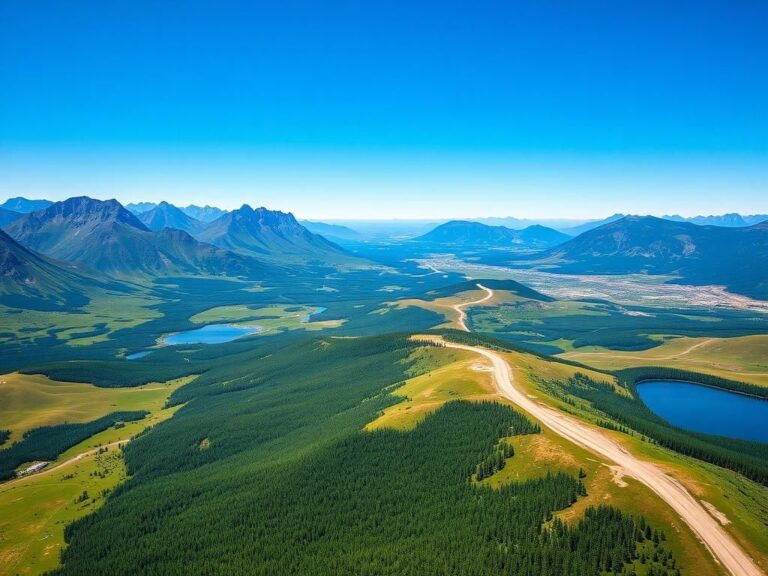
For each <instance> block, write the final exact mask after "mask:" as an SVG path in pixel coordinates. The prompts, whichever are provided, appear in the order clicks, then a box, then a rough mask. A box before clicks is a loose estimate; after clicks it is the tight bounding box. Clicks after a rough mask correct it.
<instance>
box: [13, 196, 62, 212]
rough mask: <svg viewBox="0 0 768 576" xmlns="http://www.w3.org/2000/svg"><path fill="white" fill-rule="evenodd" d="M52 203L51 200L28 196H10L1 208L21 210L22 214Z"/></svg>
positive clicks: (14, 210)
mask: <svg viewBox="0 0 768 576" xmlns="http://www.w3.org/2000/svg"><path fill="white" fill-rule="evenodd" d="M51 204H53V202H52V201H50V200H28V199H27V198H22V197H21V196H17V197H16V198H9V199H8V200H6V201H5V202H3V203H2V204H0V208H3V209H5V210H11V211H12V212H20V213H21V214H28V213H29V212H34V211H35V210H42V209H43V208H46V207H48V206H50V205H51Z"/></svg>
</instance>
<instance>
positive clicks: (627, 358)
mask: <svg viewBox="0 0 768 576" xmlns="http://www.w3.org/2000/svg"><path fill="white" fill-rule="evenodd" d="M561 356H562V357H563V358H567V359H570V360H576V361H578V362H581V363H584V364H587V365H590V366H594V367H595V368H599V369H603V370H618V369H622V368H632V367H635V366H668V367H671V368H679V369H683V370H692V371H694V372H703V373H705V374H712V375H714V376H720V377H722V378H728V379H731V380H739V381H743V382H750V383H752V384H758V385H762V386H768V335H766V334H759V335H753V336H740V337H735V338H688V337H680V338H672V339H667V340H665V341H664V343H663V344H661V345H659V346H657V347H655V348H651V349H650V350H643V351H641V352H622V351H612V350H601V351H586V352H585V351H577V352H567V353H565V354H562V355H561Z"/></svg>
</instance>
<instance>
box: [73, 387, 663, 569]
mask: <svg viewBox="0 0 768 576" xmlns="http://www.w3.org/2000/svg"><path fill="white" fill-rule="evenodd" d="M526 422H527V420H526V419H525V417H524V416H522V415H520V414H518V413H516V412H513V411H512V410H511V409H509V408H507V407H504V406H502V405H499V404H493V403H484V404H472V403H466V402H452V403H449V404H447V405H445V406H444V407H443V408H442V409H441V410H439V411H438V412H436V413H434V414H433V415H431V416H429V417H427V418H426V419H425V420H424V421H422V422H421V423H420V424H419V425H418V426H417V427H416V429H415V430H413V431H411V432H408V433H402V432H396V431H392V430H380V431H376V432H372V433H361V432H358V433H355V434H354V435H352V436H350V437H348V438H346V439H343V440H341V441H339V442H336V443H333V444H332V445H329V446H327V447H324V448H323V449H321V450H317V451H315V452H314V453H312V454H307V455H306V456H305V457H303V458H300V459H298V460H297V461H294V462H293V463H290V464H287V463H281V464H277V465H275V466H273V467H269V468H266V469H264V470H261V471H260V472H254V471H253V470H252V468H251V469H250V470H249V469H248V468H235V469H233V468H232V466H231V463H230V462H219V463H218V464H217V465H213V466H210V467H205V469H200V470H199V472H200V475H199V476H198V475H197V474H195V475H192V479H193V486H189V484H188V482H189V480H190V477H189V475H187V474H171V475H169V476H168V477H167V478H165V479H164V480H163V481H162V482H159V483H156V484H155V483H153V485H152V486H146V487H137V488H136V489H134V490H132V491H130V492H123V493H122V494H121V495H120V497H119V498H115V499H112V500H110V502H108V503H107V505H106V506H105V507H104V508H103V509H102V511H103V512H102V511H100V512H98V513H97V514H95V515H93V516H88V517H86V518H85V519H83V520H81V521H80V522H79V523H78V524H76V525H75V526H74V527H71V528H69V529H68V530H67V531H66V535H67V538H68V539H69V541H70V546H69V548H68V549H67V550H66V551H65V553H64V568H63V569H61V570H60V571H59V573H60V574H87V573H96V574H113V575H116V576H117V575H121V574H136V573H140V572H142V570H143V569H144V571H146V567H147V566H151V567H152V572H153V573H157V574H168V575H176V574H178V575H181V574H217V573H226V574H231V575H246V574H248V575H270V576H281V575H289V574H290V575H295V574H315V575H325V574H327V575H329V576H330V575H333V576H338V575H350V576H351V575H360V574H363V575H371V576H373V575H383V576H389V575H391V576H395V575H397V576H400V575H406V576H407V575H413V576H416V575H422V574H446V575H447V574H450V575H454V576H486V575H487V576H490V575H494V576H495V575H497V574H509V575H520V576H522V575H530V576H533V575H536V576H540V575H541V574H568V575H573V576H587V575H589V576H594V575H595V574H602V573H604V572H611V573H613V574H630V573H631V568H630V567H629V566H628V564H629V563H630V562H633V561H635V560H637V559H639V558H640V555H641V553H642V552H641V548H640V545H644V546H647V547H650V548H653V549H655V550H657V551H661V552H660V553H657V554H656V556H657V557H658V558H662V557H663V558H664V562H665V564H664V565H662V563H661V562H660V561H657V562H655V563H654V562H653V560H649V564H652V565H654V566H655V568H656V569H658V570H662V571H661V572H659V573H661V574H674V573H675V572H674V569H673V568H672V567H671V566H670V565H669V563H670V562H673V561H671V560H667V559H668V558H669V557H670V556H669V554H668V553H667V552H665V551H663V548H662V547H663V545H662V543H661V542H662V540H661V538H659V537H658V535H657V541H656V542H654V540H653V532H650V533H646V529H645V525H644V524H643V523H641V521H639V520H636V519H634V518H632V517H630V516H628V515H625V514H623V513H621V512H619V511H618V510H616V509H612V508H608V507H600V508H591V509H589V510H587V512H586V514H585V516H584V518H583V519H582V520H581V521H580V522H578V523H576V524H575V525H567V524H564V523H562V522H559V521H557V520H554V517H553V514H554V512H556V511H557V510H561V509H563V508H566V507H567V506H569V505H571V504H572V503H573V502H575V501H576V499H577V497H578V496H579V493H580V492H581V491H582V489H583V487H582V486H581V484H580V481H579V480H578V479H577V478H574V477H572V476H569V475H566V474H562V473H558V474H547V475H545V476H543V477H541V478H539V479H536V480H530V481H527V482H523V483H516V484H510V485H508V486H504V487H502V488H501V489H498V490H493V489H489V488H486V487H483V486H478V485H476V484H474V483H472V482H471V481H470V479H471V474H472V473H473V470H474V468H475V466H476V464H477V463H478V460H483V459H484V458H487V457H488V456H489V455H491V454H492V453H493V452H494V451H495V450H496V445H497V443H498V441H499V438H500V437H501V436H503V435H506V434H508V433H509V430H510V427H513V428H514V430H517V431H522V430H525V429H526V427H527V424H526ZM532 428H533V427H532V426H530V427H529V429H532ZM209 468H215V472H214V470H210V469H209ZM204 472H205V473H204ZM204 488H205V489H204ZM158 489H159V491H158ZM128 499H130V500H132V502H130V503H129V502H128V501H127V500H128ZM119 500H123V502H118V501H119ZM118 510H119V512H120V513H119V515H117V516H115V515H114V512H116V511H118ZM546 522H551V525H550V526H545V525H544V524H545V523H546ZM668 569H669V570H668Z"/></svg>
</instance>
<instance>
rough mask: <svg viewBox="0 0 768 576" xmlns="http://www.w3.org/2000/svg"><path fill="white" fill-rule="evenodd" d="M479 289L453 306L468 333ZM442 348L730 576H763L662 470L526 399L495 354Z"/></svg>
mask: <svg viewBox="0 0 768 576" xmlns="http://www.w3.org/2000/svg"><path fill="white" fill-rule="evenodd" d="M477 286H478V288H481V289H483V290H485V291H486V292H487V293H488V294H487V295H486V296H485V297H484V298H482V299H480V300H476V301H474V302H468V303H466V304H460V305H457V306H454V308H455V309H456V310H458V311H459V313H460V319H459V324H460V325H461V326H462V328H463V329H464V330H466V331H469V329H468V328H467V325H466V313H465V312H464V310H463V308H465V307H468V306H472V305H473V304H479V303H481V302H485V301H487V300H489V299H490V298H492V297H493V291H492V290H490V289H488V288H486V287H484V286H482V285H481V284H478V285H477ZM444 344H445V346H446V347H448V348H455V349H457V350H467V351H470V352H475V353H476V354H479V355H481V356H483V357H485V358H486V359H488V360H489V361H490V362H491V365H492V366H493V378H494V381H495V383H496V387H497V388H498V390H499V392H500V393H501V394H502V395H503V396H504V397H506V398H507V399H509V400H510V401H512V402H513V403H514V404H516V405H517V406H519V407H520V408H522V409H523V410H525V411H526V412H528V413H529V414H530V415H531V416H533V417H534V418H536V419H538V420H539V421H540V422H541V423H542V424H543V425H544V426H546V427H548V428H549V429H551V430H552V431H553V432H555V433H557V434H559V435H560V436H562V437H563V438H566V439H567V440H569V441H571V442H573V443H574V444H576V445H577V446H581V447H582V448H585V449H587V450H590V451H591V452H593V453H595V454H598V455H599V456H602V457H603V458H606V459H608V460H610V461H611V462H613V463H615V464H616V465H618V466H620V467H621V468H622V472H623V474H624V476H628V477H631V478H635V479H636V480H638V481H639V482H642V483H643V484H645V485H646V486H648V488H650V489H651V490H653V491H654V492H655V493H656V494H658V495H659V496H660V497H661V498H662V499H663V500H664V501H665V502H666V503H667V504H669V505H670V506H671V507H672V509H674V510H675V512H677V513H678V514H679V515H680V517H681V518H682V519H683V521H685V523H686V524H688V526H690V527H691V529H692V530H693V531H694V532H695V533H696V534H697V535H698V536H699V538H700V539H701V541H702V542H704V544H705V545H706V546H707V547H708V548H709V550H710V552H711V553H712V554H713V556H714V557H715V559H717V560H718V561H719V562H720V563H721V564H722V565H723V566H724V567H725V568H726V569H727V570H728V571H729V572H730V573H731V574H733V575H734V576H761V575H764V572H763V571H762V570H761V569H760V568H759V567H758V566H757V564H756V563H755V562H754V561H753V560H752V559H751V558H750V557H749V556H748V555H747V554H746V553H745V552H744V551H743V550H742V549H741V547H740V546H739V545H738V544H737V543H736V542H735V541H734V540H733V538H731V536H730V535H729V534H728V533H727V532H726V531H725V530H724V529H723V527H722V526H721V525H720V523H719V522H718V521H717V520H715V518H713V517H712V516H711V515H710V514H709V513H708V512H707V510H706V509H705V508H704V506H703V505H702V504H701V503H700V502H699V501H697V500H696V499H695V498H694V497H693V496H692V495H691V493H690V492H688V490H686V489H685V487H683V485H682V484H680V483H679V482H678V481H677V480H675V479H674V478H672V477H670V476H668V475H667V474H665V473H664V472H663V471H662V470H661V468H659V467H658V466H656V465H655V464H652V463H651V462H647V461H644V460H641V459H640V458H638V457H637V456H635V455H633V454H630V453H629V452H628V451H627V450H625V449H624V448H623V447H622V446H620V445H619V444H618V443H616V442H614V441H613V440H612V439H610V438H609V437H608V436H606V435H604V434H603V433H602V432H600V431H599V430H596V429H594V428H591V427H589V426H587V425H586V424H584V423H583V422H581V421H579V420H577V419H576V418H573V417H571V416H568V415H566V414H563V413H561V412H559V411H557V410H554V409H552V408H549V407H548V406H545V405H543V404H541V403H539V402H536V401H534V400H532V399H531V398H529V397H528V396H526V395H525V394H524V393H523V392H522V391H521V390H520V389H518V388H516V387H515V379H514V374H513V372H512V369H511V368H510V366H509V364H508V363H507V361H506V360H505V359H504V358H503V357H502V356H501V354H499V353H498V352H495V351H492V350H488V349H486V348H480V347H477V346H467V345H464V344H455V343H452V342H448V341H444Z"/></svg>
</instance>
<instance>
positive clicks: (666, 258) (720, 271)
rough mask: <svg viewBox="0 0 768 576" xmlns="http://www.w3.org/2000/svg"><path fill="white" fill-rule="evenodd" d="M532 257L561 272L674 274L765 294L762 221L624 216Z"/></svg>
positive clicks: (766, 240) (766, 228) (766, 241)
mask: <svg viewBox="0 0 768 576" xmlns="http://www.w3.org/2000/svg"><path fill="white" fill-rule="evenodd" d="M536 259H537V260H539V261H541V262H547V263H548V264H552V265H556V266H557V271H558V272H563V273H575V274H634V273H646V274H678V275H680V276H681V277H682V280H681V281H683V282H687V283H693V284H718V285H723V286H727V287H729V288H730V289H731V290H733V291H736V292H740V293H743V294H748V295H750V296H753V297H757V298H766V297H768V222H763V223H761V224H757V225H754V226H748V227H740V228H726V227H722V226H701V225H697V224H692V223H690V222H674V221H671V220H666V219H663V218H655V217H653V216H627V217H624V218H622V219H620V220H617V221H615V222H609V223H608V224H604V225H602V226H600V227H599V228H595V229H594V230H589V231H587V232H584V233H583V234H581V235H580V236H578V237H576V238H574V239H572V240H569V241H568V242H565V243H564V244H561V245H560V246H557V247H555V248H552V249H551V250H548V251H546V252H544V253H543V254H539V255H537V256H536Z"/></svg>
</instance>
